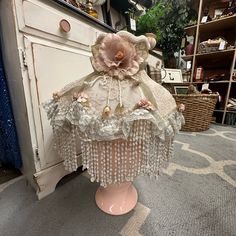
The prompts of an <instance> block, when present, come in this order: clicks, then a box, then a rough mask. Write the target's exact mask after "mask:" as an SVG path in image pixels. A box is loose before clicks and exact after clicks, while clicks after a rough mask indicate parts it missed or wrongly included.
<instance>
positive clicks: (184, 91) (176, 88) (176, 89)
mask: <svg viewBox="0 0 236 236" xmlns="http://www.w3.org/2000/svg"><path fill="white" fill-rule="evenodd" d="M187 91H188V86H174V92H175V94H187Z"/></svg>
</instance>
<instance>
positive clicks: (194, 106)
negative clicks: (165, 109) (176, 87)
mask: <svg viewBox="0 0 236 236" xmlns="http://www.w3.org/2000/svg"><path fill="white" fill-rule="evenodd" d="M173 96H174V98H175V100H176V103H177V104H181V103H183V104H184V105H185V111H184V112H183V115H184V118H185V125H184V126H183V127H182V129H181V130H182V131H204V130H207V129H208V128H209V124H210V122H211V120H212V114H213V111H214V108H215V105H216V101H217V97H218V95H217V94H189V95H186V94H178V95H176V94H175V95H173Z"/></svg>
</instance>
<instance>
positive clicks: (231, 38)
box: [182, 0, 236, 124]
mask: <svg viewBox="0 0 236 236" xmlns="http://www.w3.org/2000/svg"><path fill="white" fill-rule="evenodd" d="M218 3H219V6H220V7H219V8H222V6H223V5H222V4H225V5H224V7H227V5H228V3H227V2H224V3H222V1H220V0H217V1H210V0H199V3H198V20H197V24H196V25H194V26H190V27H186V28H185V32H186V34H187V35H188V36H194V53H193V55H187V56H183V57H182V59H183V60H185V61H191V65H192V67H191V76H190V80H189V83H193V84H195V85H196V86H197V87H198V89H201V86H202V85H203V83H204V82H205V81H206V77H209V76H211V75H214V74H225V78H224V80H220V81H209V88H210V89H211V90H213V91H215V92H219V93H220V95H221V97H222V101H221V102H218V103H217V105H216V108H215V111H214V116H215V118H216V122H217V123H222V124H225V123H226V120H227V119H226V118H227V114H230V113H233V114H236V111H234V110H227V104H228V101H229V98H230V97H234V98H236V81H235V80H233V71H234V70H236V49H235V46H236V14H235V15H232V16H225V17H222V18H219V19H216V20H213V21H209V22H206V23H201V20H202V17H203V12H204V9H205V8H206V7H207V8H209V15H210V16H211V18H213V17H214V15H213V14H214V9H216V8H217V4H218ZM216 37H223V38H225V40H227V41H228V42H229V44H230V45H231V46H233V47H234V48H230V49H226V50H219V51H215V52H210V53H199V50H198V48H199V43H201V42H202V41H206V40H208V39H214V38H216ZM199 66H201V67H203V69H204V72H205V73H204V74H205V75H204V79H203V81H195V73H196V68H197V67H199Z"/></svg>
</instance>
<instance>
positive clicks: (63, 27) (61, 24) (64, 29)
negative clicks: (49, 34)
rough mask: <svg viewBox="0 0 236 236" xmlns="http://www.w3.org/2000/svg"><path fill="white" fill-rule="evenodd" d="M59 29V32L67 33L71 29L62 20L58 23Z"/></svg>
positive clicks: (65, 21)
mask: <svg viewBox="0 0 236 236" xmlns="http://www.w3.org/2000/svg"><path fill="white" fill-rule="evenodd" d="M60 29H61V31H63V32H65V33H68V32H69V31H70V29H71V26H70V23H69V21H67V20H65V19H62V20H61V21H60Z"/></svg>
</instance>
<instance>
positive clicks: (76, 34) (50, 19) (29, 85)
mask: <svg viewBox="0 0 236 236" xmlns="http://www.w3.org/2000/svg"><path fill="white" fill-rule="evenodd" d="M62 19H66V20H68V21H69V22H70V24H71V31H70V32H69V33H67V34H66V33H63V32H61V30H60V28H59V22H60V20H62ZM0 24H1V27H0V28H1V31H2V34H1V35H2V43H3V47H2V48H3V55H4V61H5V69H6V74H7V79H8V84H9V87H10V95H11V99H12V101H13V111H14V117H15V120H16V127H17V133H18V137H19V143H20V149H21V154H22V158H23V169H22V171H23V173H24V175H25V177H26V178H27V179H28V180H29V182H30V183H31V184H32V185H33V186H34V187H35V188H36V189H37V194H38V197H39V198H42V197H45V196H46V195H48V194H49V193H51V192H52V191H54V189H55V186H56V184H57V182H58V181H59V180H60V178H62V177H63V176H64V175H65V174H67V173H68V172H66V171H65V170H64V169H63V165H62V159H61V158H60V157H59V156H58V155H57V153H56V152H55V150H54V149H53V148H52V146H53V145H52V142H53V141H52V129H51V127H50V125H49V122H48V120H47V117H46V113H45V111H44V110H43V108H42V103H43V102H45V101H46V100H48V99H50V98H51V94H52V93H53V92H54V91H55V90H58V89H60V88H62V87H63V86H64V85H66V84H67V83H69V82H71V81H73V80H77V79H78V78H81V77H82V76H84V75H85V74H88V73H90V72H91V71H92V67H91V63H90V59H89V58H90V55H91V52H90V46H91V45H92V44H93V43H94V42H95V40H96V36H97V35H98V34H100V33H101V32H105V31H108V30H106V29H105V28H104V30H102V29H101V28H98V26H97V25H95V24H93V23H90V22H87V21H86V20H85V19H83V18H81V17H80V16H79V15H78V14H75V13H74V12H71V11H69V10H65V9H64V8H63V7H61V6H59V5H57V4H55V3H54V2H53V1H47V0H1V1H0ZM22 53H24V55H25V61H23V59H22ZM26 65H27V66H26ZM36 149H37V150H38V151H36ZM37 153H38V154H37Z"/></svg>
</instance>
